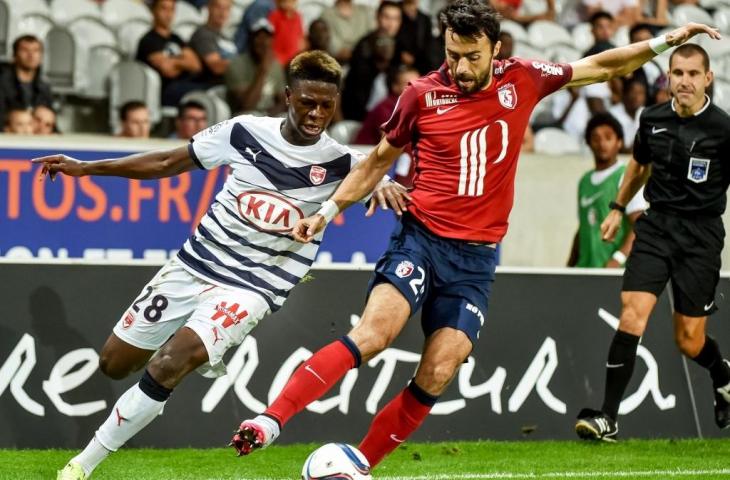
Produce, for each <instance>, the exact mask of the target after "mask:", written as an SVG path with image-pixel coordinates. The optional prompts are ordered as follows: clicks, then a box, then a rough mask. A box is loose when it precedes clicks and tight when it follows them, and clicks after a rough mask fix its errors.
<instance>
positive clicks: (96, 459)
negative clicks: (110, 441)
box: [71, 436, 112, 475]
mask: <svg viewBox="0 0 730 480" xmlns="http://www.w3.org/2000/svg"><path fill="white" fill-rule="evenodd" d="M110 453H112V452H111V451H109V450H107V449H106V448H104V445H102V444H101V442H99V440H97V439H96V436H94V438H92V439H91V441H90V442H89V444H88V445H87V446H86V448H84V450H83V451H82V452H81V453H79V454H78V455H76V456H75V457H74V458H72V459H71V461H72V462H74V463H78V464H79V465H81V468H83V469H84V472H86V475H90V474H91V472H93V471H94V469H95V468H96V467H97V465H99V464H100V463H101V462H103V461H104V459H105V458H106V457H108V456H109V454H110Z"/></svg>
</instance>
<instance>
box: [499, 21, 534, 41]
mask: <svg viewBox="0 0 730 480" xmlns="http://www.w3.org/2000/svg"><path fill="white" fill-rule="evenodd" d="M501 28H502V31H504V32H509V33H510V34H511V35H512V38H513V39H514V41H515V43H520V42H528V43H529V41H530V37H529V36H528V35H527V30H525V27H523V26H522V25H520V24H519V23H517V22H513V21H512V20H502V22H501Z"/></svg>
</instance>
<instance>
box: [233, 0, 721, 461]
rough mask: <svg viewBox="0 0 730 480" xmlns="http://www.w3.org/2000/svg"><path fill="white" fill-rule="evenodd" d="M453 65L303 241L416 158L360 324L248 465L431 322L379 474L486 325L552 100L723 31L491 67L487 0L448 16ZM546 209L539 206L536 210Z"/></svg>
mask: <svg viewBox="0 0 730 480" xmlns="http://www.w3.org/2000/svg"><path fill="white" fill-rule="evenodd" d="M440 20H441V31H442V33H443V34H444V37H445V42H446V52H445V53H446V62H445V64H444V65H443V66H442V67H441V68H440V69H439V70H438V71H435V72H431V73H429V74H428V75H426V76H424V77H422V78H419V79H418V80H416V81H414V82H411V84H410V85H409V86H408V87H406V89H405V90H404V91H403V93H402V94H401V96H400V98H399V100H398V104H397V105H396V107H395V111H394V112H393V116H392V117H391V119H390V120H389V121H388V122H386V123H385V124H384V125H383V130H384V131H385V136H384V137H383V139H382V140H381V141H380V144H379V145H378V146H377V147H376V148H375V149H374V150H373V151H372V152H371V153H370V156H369V157H368V159H367V160H365V161H363V162H362V163H360V164H358V166H357V168H355V169H353V170H352V172H350V174H349V175H348V176H347V179H345V181H344V182H342V185H341V186H340V187H339V188H338V189H337V192H336V193H335V194H334V195H333V196H332V198H331V199H330V200H328V201H327V202H325V203H324V204H323V205H322V208H321V209H320V210H319V211H318V212H317V214H316V215H314V216H312V217H309V218H306V219H303V220H301V221H299V223H298V224H297V226H296V227H294V230H293V234H294V236H295V238H297V239H300V240H302V241H305V242H306V241H310V240H313V239H315V240H316V238H317V235H319V232H321V230H322V229H323V228H324V227H325V225H326V224H327V222H329V221H331V220H332V219H333V218H334V217H335V215H336V214H337V213H338V212H339V211H341V210H342V209H344V208H347V207H348V206H349V205H351V204H352V203H354V202H355V201H357V200H358V199H359V198H360V197H361V196H362V195H364V194H365V193H366V192H367V191H368V190H369V189H372V188H373V186H374V185H376V184H377V182H378V181H379V178H380V177H382V175H383V173H384V172H386V171H387V170H388V168H390V166H391V165H392V163H393V162H394V161H395V159H397V158H398V156H399V155H400V154H401V152H402V150H403V148H404V147H405V146H407V145H410V146H411V147H412V149H413V152H415V153H414V156H415V159H416V162H417V170H416V172H417V173H416V177H415V179H414V189H413V191H412V192H411V199H412V201H411V202H410V204H409V205H408V209H407V214H405V215H403V220H402V221H401V222H400V224H399V225H398V226H397V227H396V230H395V231H394V232H393V235H392V237H391V243H390V246H389V247H388V250H386V252H385V253H384V255H383V256H382V257H381V258H380V260H379V261H378V263H377V265H376V267H375V275H374V277H373V279H372V281H371V283H370V291H369V297H368V300H367V304H366V306H365V311H364V313H363V314H362V316H361V318H360V321H359V322H358V324H357V325H355V327H354V328H353V329H352V330H351V331H350V333H349V334H348V335H346V336H345V337H343V338H341V339H340V340H337V341H334V342H332V343H330V344H329V345H327V346H325V347H323V348H322V349H320V350H319V351H317V352H316V353H315V354H314V355H313V356H312V357H311V358H309V359H308V360H307V361H306V362H305V363H304V364H303V366H302V367H300V368H299V369H298V370H297V371H295V372H294V374H293V375H292V378H291V379H290V380H289V382H288V383H287V384H286V385H285V386H284V388H283V390H282V391H281V393H280V394H279V396H278V397H277V398H276V399H275V400H274V401H273V402H272V403H271V405H270V406H269V408H268V409H266V411H265V412H264V413H263V414H262V415H259V416H257V417H256V418H254V419H251V420H246V421H244V422H243V423H242V424H241V426H240V427H239V432H238V433H237V434H236V435H235V436H234V445H235V446H236V448H237V449H238V450H239V452H241V453H247V452H248V451H250V450H251V449H252V448H256V447H263V446H266V445H268V444H270V443H271V442H272V441H273V440H274V439H275V438H276V437H277V435H279V433H280V428H281V427H282V426H284V425H285V424H286V423H287V421H289V420H290V419H291V418H292V417H293V416H294V415H295V414H296V413H297V412H300V411H301V410H302V409H304V407H306V406H307V405H308V404H309V403H311V402H312V401H314V400H316V399H317V398H319V397H321V396H322V395H323V394H324V393H325V392H327V391H328V390H329V389H330V388H331V387H332V386H334V385H335V384H336V383H337V382H338V381H339V380H340V379H341V378H342V377H343V376H344V375H345V374H346V373H347V372H348V371H349V370H350V369H351V368H355V367H358V366H359V365H361V364H362V363H364V362H367V361H368V360H370V359H372V358H373V357H375V356H376V355H377V354H378V353H380V352H381V351H382V350H384V349H385V348H387V347H388V346H389V345H390V343H391V342H392V341H393V340H394V339H395V338H396V337H397V336H398V334H399V333H400V331H401V330H402V328H403V327H404V326H405V324H406V322H407V321H408V318H409V317H410V316H411V315H412V314H414V313H415V312H416V311H418V310H421V325H422V328H423V331H424V334H425V336H426V341H425V343H424V347H423V353H422V355H421V361H420V363H419V366H418V368H417V370H416V374H415V377H414V379H413V381H411V383H410V384H409V385H408V386H407V387H406V388H404V389H403V390H402V391H401V392H400V393H399V394H398V395H396V397H395V398H394V399H393V400H391V401H390V402H389V403H388V404H387V405H385V406H384V407H383V408H382V409H381V410H380V411H379V412H378V413H377V414H376V415H375V417H374V419H373V421H372V424H371V425H370V429H369V430H368V432H367V434H366V435H365V438H364V439H363V441H362V442H361V443H360V447H359V448H360V450H361V451H362V453H363V454H364V455H365V457H366V458H367V459H368V461H369V462H370V464H371V465H372V466H376V465H377V464H378V463H379V462H380V461H381V460H382V459H383V458H385V456H386V455H387V454H388V453H389V452H391V451H392V450H393V449H395V448H396V447H397V446H398V445H400V444H401V443H402V442H404V441H405V440H406V439H407V438H408V436H409V435H410V434H411V433H413V432H414V431H415V430H416V429H417V428H418V427H419V426H420V425H421V423H422V422H423V421H424V420H425V419H426V417H427V416H428V414H429V412H430V411H431V408H432V407H433V405H434V404H435V403H436V401H437V400H438V397H439V395H441V394H442V393H443V392H444V391H445V390H446V387H447V386H448V385H449V383H450V382H451V380H452V379H453V378H454V375H456V373H457V372H458V369H459V367H460V366H461V364H462V363H463V361H464V360H466V359H467V357H468V356H469V354H470V352H471V350H472V346H473V344H474V342H476V341H477V339H478V334H479V330H480V328H481V327H482V325H483V324H484V321H485V319H486V315H487V306H488V300H489V294H490V290H491V285H492V282H493V281H494V272H495V268H496V263H497V259H496V252H495V246H496V243H498V242H500V241H501V240H502V238H503V237H504V235H505V233H506V232H507V224H508V217H509V212H510V210H511V208H512V202H513V192H514V178H515V171H516V167H517V159H518V157H519V152H520V146H521V144H522V137H523V135H524V132H525V129H526V128H527V125H528V121H529V118H530V114H531V112H532V110H533V109H534V107H535V105H536V104H537V103H538V102H539V101H540V100H541V99H542V98H543V97H545V96H547V95H549V94H550V93H551V92H554V91H555V90H558V89H560V88H565V87H577V86H581V85H587V84H591V83H597V82H604V81H606V80H608V79H609V78H612V77H617V76H624V75H626V74H628V73H629V72H631V71H633V70H635V69H636V68H638V67H639V66H641V65H642V64H643V63H645V62H647V61H649V60H650V59H651V58H653V57H654V56H655V55H656V54H657V53H659V52H661V51H664V50H666V49H668V48H669V47H670V46H676V45H679V44H681V43H684V42H686V41H687V40H689V39H690V38H691V37H692V36H694V35H697V34H699V33H707V34H708V35H710V36H711V37H712V38H719V34H718V33H717V31H715V30H714V29H711V28H710V27H707V26H706V25H699V24H696V23H690V24H687V25H685V26H683V27H680V28H678V29H676V30H674V31H672V32H670V33H667V34H666V35H664V36H662V37H657V38H655V39H652V40H651V41H644V42H640V43H637V44H632V45H627V46H625V47H621V48H615V49H612V50H607V51H605V52H602V53H600V54H598V55H593V56H590V57H586V58H583V59H581V60H578V61H575V62H573V63H571V64H553V63H550V62H545V61H531V60H524V59H521V58H515V57H513V58H509V59H507V60H494V57H495V56H496V55H497V54H498V53H499V49H500V43H499V41H498V37H499V30H500V26H499V19H498V17H497V15H496V14H495V12H494V10H493V9H492V8H491V7H489V5H488V4H487V2H484V1H483V0H454V1H452V2H449V4H448V5H447V6H446V7H445V8H444V10H443V11H442V12H441V14H440ZM538 208H539V207H538Z"/></svg>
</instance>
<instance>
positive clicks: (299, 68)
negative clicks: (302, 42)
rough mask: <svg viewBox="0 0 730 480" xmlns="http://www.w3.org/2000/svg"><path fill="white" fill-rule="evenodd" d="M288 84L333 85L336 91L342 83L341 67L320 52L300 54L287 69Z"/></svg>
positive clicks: (328, 55)
mask: <svg viewBox="0 0 730 480" xmlns="http://www.w3.org/2000/svg"><path fill="white" fill-rule="evenodd" d="M287 78H288V80H289V83H290V84H293V83H294V82H296V81H299V80H311V81H316V82H325V83H333V84H334V85H335V86H336V87H337V89H339V88H340V84H341V82H342V67H341V66H340V64H339V63H337V60H335V59H334V58H332V56H331V55H330V54H329V53H327V52H323V51H322V50H311V51H308V52H302V53H300V54H299V55H297V56H296V57H294V58H293V59H292V61H291V63H289V68H288V69H287Z"/></svg>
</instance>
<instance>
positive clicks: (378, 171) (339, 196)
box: [292, 137, 403, 243]
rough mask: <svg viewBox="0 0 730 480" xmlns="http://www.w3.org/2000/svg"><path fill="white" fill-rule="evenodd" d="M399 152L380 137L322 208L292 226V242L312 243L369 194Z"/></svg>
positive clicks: (399, 149) (400, 150) (400, 149)
mask: <svg viewBox="0 0 730 480" xmlns="http://www.w3.org/2000/svg"><path fill="white" fill-rule="evenodd" d="M402 151H403V149H402V148H398V147H394V146H393V145H391V144H390V143H388V140H386V139H385V137H383V139H382V140H381V141H380V143H379V144H378V146H377V147H375V148H374V149H373V150H372V152H370V155H368V158H367V159H366V160H364V161H362V162H360V163H358V164H357V165H355V167H354V168H353V169H352V170H351V171H350V173H349V174H348V175H347V177H345V179H344V180H343V181H342V184H341V185H340V186H339V187H338V188H337V191H336V192H335V194H334V195H332V197H331V198H330V199H329V200H327V201H326V202H324V203H323V204H322V208H320V209H319V211H318V212H317V213H315V214H314V215H312V216H311V217H307V218H303V219H301V220H299V221H298V222H297V223H296V225H294V228H293V229H292V236H293V237H294V239H295V240H296V241H297V242H302V243H307V242H310V241H312V239H313V238H314V236H315V235H317V234H318V233H319V232H321V231H322V230H323V229H324V227H325V226H326V225H327V223H329V222H330V221H332V219H333V218H335V216H337V214H338V213H340V212H341V211H343V210H345V209H346V208H347V207H349V206H350V205H352V204H353V203H355V202H357V201H358V200H360V199H361V198H363V197H365V195H367V194H368V193H370V192H372V191H373V190H374V189H375V186H376V185H377V184H378V182H379V181H380V180H381V179H382V178H383V176H385V173H386V172H387V171H388V169H389V168H390V167H391V165H393V162H395V160H396V159H397V158H398V156H399V155H400V154H401V152H402ZM392 206H393V205H391V207H392Z"/></svg>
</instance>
